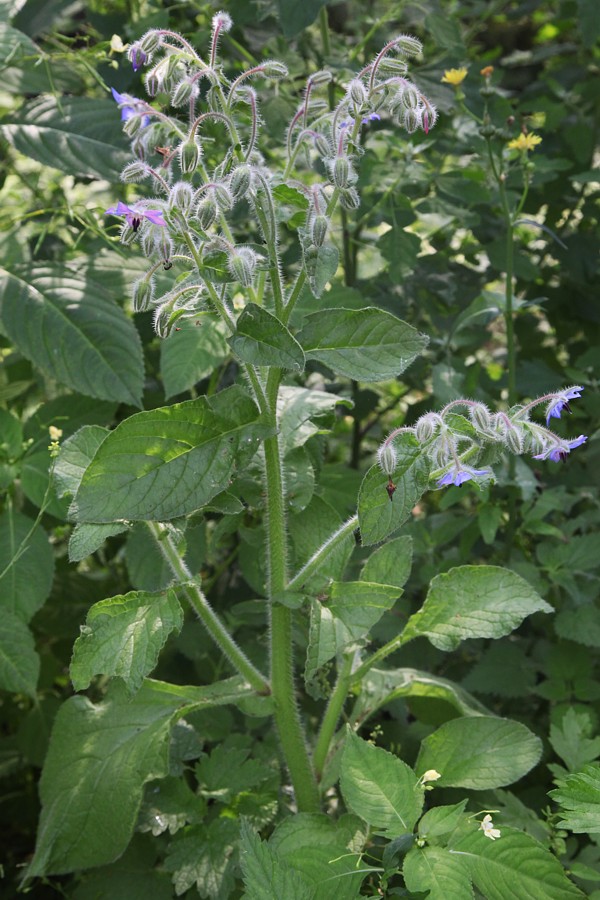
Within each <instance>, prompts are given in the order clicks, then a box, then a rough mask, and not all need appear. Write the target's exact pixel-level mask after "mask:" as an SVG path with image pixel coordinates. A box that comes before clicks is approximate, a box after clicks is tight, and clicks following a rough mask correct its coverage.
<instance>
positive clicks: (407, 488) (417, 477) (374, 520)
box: [358, 434, 429, 546]
mask: <svg viewBox="0 0 600 900" xmlns="http://www.w3.org/2000/svg"><path fill="white" fill-rule="evenodd" d="M395 445H396V450H397V453H398V464H397V466H396V470H395V472H394V478H393V481H394V484H395V485H396V490H395V491H394V493H393V495H392V499H391V500H390V498H389V495H388V491H387V484H388V478H387V476H386V475H384V474H383V472H382V471H381V469H380V468H379V466H372V467H371V468H370V469H369V471H368V472H367V474H366V475H365V477H364V480H363V483H362V485H361V488H360V493H359V495H358V521H359V524H360V533H361V537H362V542H363V544H365V545H367V546H368V545H369V544H378V543H379V542H380V541H383V540H385V538H386V537H388V536H389V535H390V534H393V533H394V531H397V530H398V528H400V526H401V525H403V524H404V522H406V520H407V519H408V517H409V516H410V514H411V511H412V509H413V508H414V506H415V504H416V503H417V501H418V500H419V499H420V498H421V496H422V495H423V493H424V491H425V490H426V488H427V482H428V478H429V463H428V461H427V459H426V458H425V456H423V454H422V453H421V449H420V447H419V445H418V443H417V441H416V440H415V438H414V437H413V436H412V435H410V434H404V435H402V436H401V438H399V439H398V440H397V441H396V443H395Z"/></svg>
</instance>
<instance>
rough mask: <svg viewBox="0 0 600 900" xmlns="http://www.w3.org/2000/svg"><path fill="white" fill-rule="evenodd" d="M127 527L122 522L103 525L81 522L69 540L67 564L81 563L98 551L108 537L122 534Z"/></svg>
mask: <svg viewBox="0 0 600 900" xmlns="http://www.w3.org/2000/svg"><path fill="white" fill-rule="evenodd" d="M128 528H129V526H128V525H126V524H125V523H122V522H107V523H105V524H103V525H99V524H96V523H89V522H81V523H80V524H79V525H76V526H75V528H74V529H73V532H72V534H71V537H70V538H69V562H81V560H82V559H85V558H86V556H90V555H91V554H92V553H95V552H96V550H99V549H100V547H101V546H102V544H103V543H104V542H105V541H106V540H107V538H109V537H115V535H117V534H123V532H124V531H127V530H128Z"/></svg>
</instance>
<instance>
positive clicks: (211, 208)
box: [196, 197, 219, 231]
mask: <svg viewBox="0 0 600 900" xmlns="http://www.w3.org/2000/svg"><path fill="white" fill-rule="evenodd" d="M218 212H219V211H218V209H217V204H216V203H215V201H214V200H213V198H212V197H205V198H204V200H202V201H201V202H200V203H199V204H198V208H197V211H196V216H197V217H198V222H199V224H200V228H201V229H202V230H203V231H208V229H209V228H210V227H211V226H212V225H214V224H215V221H216V219H217V215H218Z"/></svg>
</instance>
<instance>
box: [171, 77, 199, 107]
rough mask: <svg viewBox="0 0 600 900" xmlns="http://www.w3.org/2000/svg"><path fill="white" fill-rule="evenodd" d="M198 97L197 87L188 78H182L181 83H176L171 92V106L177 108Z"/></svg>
mask: <svg viewBox="0 0 600 900" xmlns="http://www.w3.org/2000/svg"><path fill="white" fill-rule="evenodd" d="M197 95H198V85H197V84H196V83H195V82H192V81H190V79H189V78H184V79H183V81H180V82H178V84H176V85H175V87H174V88H173V91H172V92H171V104H172V106H175V107H179V106H185V105H186V103H189V101H190V100H191V99H192V98H193V97H196V96H197Z"/></svg>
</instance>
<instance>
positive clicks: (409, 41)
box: [395, 34, 423, 56]
mask: <svg viewBox="0 0 600 900" xmlns="http://www.w3.org/2000/svg"><path fill="white" fill-rule="evenodd" d="M395 45H396V49H397V50H400V51H401V52H402V53H404V54H405V55H406V56H418V55H419V53H420V52H421V51H422V49H423V44H422V43H421V41H418V40H417V38H416V37H413V36H412V35H411V34H401V35H400V36H399V37H397V38H396V41H395Z"/></svg>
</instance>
